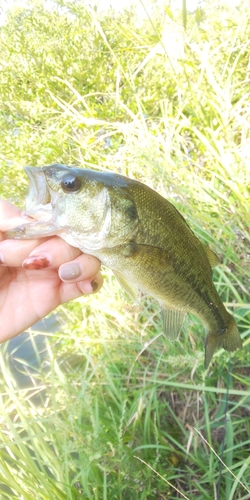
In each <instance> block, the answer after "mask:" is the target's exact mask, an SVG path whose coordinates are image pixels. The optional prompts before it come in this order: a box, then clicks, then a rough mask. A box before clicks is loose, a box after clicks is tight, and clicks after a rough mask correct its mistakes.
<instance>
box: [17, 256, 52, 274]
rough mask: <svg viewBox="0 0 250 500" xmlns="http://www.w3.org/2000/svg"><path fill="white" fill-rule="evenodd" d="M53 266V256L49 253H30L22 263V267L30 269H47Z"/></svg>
mask: <svg viewBox="0 0 250 500" xmlns="http://www.w3.org/2000/svg"><path fill="white" fill-rule="evenodd" d="M51 266H52V261H51V257H50V256H49V255H47V254H44V255H43V254H41V255H30V256H29V257H27V259H25V260H24V261H23V263H22V267H23V268H24V269H27V270H28V271H32V270H36V271H39V270H40V269H47V268H48V267H51Z"/></svg>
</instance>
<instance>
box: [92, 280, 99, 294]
mask: <svg viewBox="0 0 250 500" xmlns="http://www.w3.org/2000/svg"><path fill="white" fill-rule="evenodd" d="M91 286H92V290H93V292H96V290H97V288H98V286H99V285H98V283H97V281H96V280H93V281H91Z"/></svg>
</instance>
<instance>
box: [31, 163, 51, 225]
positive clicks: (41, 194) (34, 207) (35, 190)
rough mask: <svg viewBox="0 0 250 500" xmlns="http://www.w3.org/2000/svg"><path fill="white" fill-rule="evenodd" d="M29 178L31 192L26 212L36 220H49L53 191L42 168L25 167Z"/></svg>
mask: <svg viewBox="0 0 250 500" xmlns="http://www.w3.org/2000/svg"><path fill="white" fill-rule="evenodd" d="M24 170H25V172H26V174H27V175H28V178H29V193H28V196H27V198H26V210H25V214H26V215H28V216H29V217H32V218H34V219H36V220H49V219H51V216H52V206H51V193H50V190H49V188H48V184H47V180H46V177H45V173H44V170H43V169H42V168H34V167H25V168H24Z"/></svg>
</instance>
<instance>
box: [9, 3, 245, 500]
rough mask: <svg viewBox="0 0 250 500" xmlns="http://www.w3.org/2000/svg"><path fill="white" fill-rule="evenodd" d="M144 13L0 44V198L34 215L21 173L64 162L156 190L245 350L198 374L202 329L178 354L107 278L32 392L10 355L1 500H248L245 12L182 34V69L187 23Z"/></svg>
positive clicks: (144, 302)
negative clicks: (189, 240)
mask: <svg viewBox="0 0 250 500" xmlns="http://www.w3.org/2000/svg"><path fill="white" fill-rule="evenodd" d="M148 12H149V19H148V18H147V17H146V18H145V19H144V20H143V21H141V20H138V18H137V15H136V12H135V10H134V9H131V10H129V11H126V12H123V13H115V12H113V11H109V12H108V13H107V12H106V13H100V12H98V11H96V10H95V9H92V8H90V7H86V6H84V5H83V4H82V3H80V2H62V1H61V2H55V3H54V4H53V5H51V6H50V8H49V9H48V10H46V7H45V5H43V4H41V3H38V4H33V3H30V4H29V5H28V6H27V8H20V7H18V8H15V9H14V10H13V11H12V12H11V13H10V15H9V19H8V21H7V24H6V26H3V27H1V28H0V31H1V37H0V48H1V54H2V62H1V64H2V66H3V67H4V71H2V72H1V73H0V94H1V101H2V106H1V111H0V120H1V129H0V135H1V141H0V158H1V163H2V166H1V172H0V175H1V186H2V187H1V194H2V195H3V196H4V197H6V198H10V199H12V200H13V201H15V202H16V203H19V204H24V196H25V190H26V185H27V182H26V179H25V177H24V175H23V170H22V168H23V166H24V165H27V164H32V165H43V164H49V163H52V162H62V163H66V164H77V165H79V164H80V165H82V166H86V167H90V168H97V169H109V170H114V171H116V172H119V173H122V174H125V175H129V176H130V177H133V178H136V179H139V180H141V181H142V182H145V183H147V184H148V185H150V186H152V187H154V188H155V189H157V190H158V191H159V192H161V193H162V194H163V195H164V196H166V197H168V199H169V200H170V201H172V202H173V203H174V204H175V206H176V207H177V208H178V209H179V210H180V211H181V212H182V213H183V214H184V216H185V217H186V219H187V221H188V222H189V224H190V225H191V227H192V228H193V230H194V231H195V233H196V234H197V235H198V236H199V237H200V239H201V240H202V241H204V243H206V244H209V246H210V247H211V248H212V249H214V250H215V251H216V252H217V253H218V255H219V257H220V262H221V263H220V265H219V266H218V267H217V268H216V269H215V271H214V281H215V284H216V287H217V289H218V291H219V293H220V295H221V296H222V298H223V300H224V302H225V304H226V306H227V307H228V309H229V310H230V311H231V312H232V313H233V314H234V316H235V318H236V321H237V324H238V326H239V329H240V331H241V333H242V339H243V344H244V348H243V350H241V351H237V352H236V353H235V354H233V355H232V356H231V357H230V355H229V354H228V353H225V352H224V351H222V350H219V351H218V352H217V353H216V354H215V356H214V358H213V362H212V364H211V366H210V368H209V370H208V371H207V372H204V368H203V360H204V347H203V343H204V331H203V328H202V326H201V325H200V323H199V322H198V321H197V320H196V318H194V317H190V318H189V319H188V320H187V321H186V323H185V325H184V328H183V332H182V334H181V337H180V340H179V341H178V342H175V343H173V344H170V343H169V342H168V340H167V339H165V338H164V337H163V335H162V324H161V317H160V314H159V308H158V306H157V304H154V303H152V301H151V300H150V298H147V297H142V298H141V301H140V303H139V305H138V304H133V303H131V301H130V299H129V298H128V297H127V296H126V294H125V292H124V291H123V290H122V289H121V288H120V286H119V284H118V283H117V281H116V280H115V278H114V277H113V276H112V273H110V272H109V271H108V270H106V269H104V270H103V272H104V276H105V284H104V287H103V289H102V291H101V292H100V293H99V294H98V295H97V296H93V297H88V298H86V297H83V298H81V299H78V300H77V301H75V302H74V303H71V304H69V305H67V306H64V307H61V308H60V310H59V311H60V317H61V327H60V329H59V330H58V332H55V331H53V332H48V333H47V334H46V345H47V347H46V351H47V357H46V361H45V360H44V357H43V355H42V354H41V353H39V348H37V353H36V358H37V364H36V370H35V371H34V368H33V367H32V366H31V365H29V362H28V361H27V360H26V362H24V363H23V370H24V371H25V373H29V372H30V379H29V382H28V384H27V385H26V386H25V387H22V386H21V385H20V380H19V378H18V377H17V376H14V374H13V370H12V365H13V363H15V358H16V357H17V356H18V355H17V354H15V352H14V351H13V352H12V354H11V355H10V353H9V351H8V350H7V344H6V345H3V346H2V348H1V353H0V354H1V358H0V362H1V372H2V378H1V381H0V384H1V389H0V393H1V408H2V411H1V429H0V496H1V498H3V500H4V499H6V500H7V499H9V498H10V497H13V498H18V499H24V500H28V499H29V498H34V495H35V496H36V498H38V499H46V500H49V499H53V500H54V499H74V500H78V499H80V498H81V499H90V500H92V499H94V500H101V499H107V500H113V499H123V500H126V499H128V500H130V499H131V498H133V499H140V500H141V499H142V500H143V499H147V500H150V499H156V498H157V499H162V498H165V499H172V498H188V499H189V500H193V499H194V498H195V499H200V500H204V499H208V500H211V498H213V499H215V500H220V499H224V498H227V500H233V499H243V498H248V495H250V491H249V490H250V473H249V470H250V469H249V451H250V434H249V433H250V425H249V422H250V419H249V415H250V414H249V412H250V393H249V361H250V355H249V333H250V300H249V288H250V264H249V244H250V236H249V226H250V220H249V219H250V215H249V213H250V208H249V206H250V199H249V198H250V170H249V140H250V136H249V114H250V106H249V99H248V97H249V89H250V87H249V68H248V52H249V31H250V30H249V26H250V23H249V11H248V9H247V4H246V3H244V2H243V3H242V4H241V6H240V8H235V7H232V6H230V7H229V6H228V5H224V6H223V5H222V6H221V7H220V8H218V6H217V4H213V3H212V2H209V3H207V4H205V5H204V7H202V11H201V12H200V14H199V16H198V17H195V13H193V14H191V13H188V16H187V27H186V31H185V33H184V32H183V31H182V30H181V29H180V28H178V29H177V28H176V33H177V34H176V36H177V38H178V37H179V38H178V40H179V43H180V44H182V47H183V51H184V52H183V54H184V55H183V58H182V59H178V58H176V59H174V52H173V53H172V60H169V52H168V50H167V48H168V47H166V46H165V45H164V43H166V38H165V39H164V37H163V38H162V37H161V34H162V33H163V32H164V25H166V24H167V25H168V26H171V29H173V30H175V26H176V25H175V24H171V22H170V17H169V15H170V14H171V15H172V17H174V18H175V22H176V23H177V24H178V26H180V23H181V21H180V19H181V13H180V14H178V13H177V14H175V13H171V12H170V11H168V10H166V12H165V13H164V12H162V11H161V10H160V9H159V8H158V9H157V8H154V9H153V8H152V9H151V10H150V8H148ZM197 19H198V20H199V24H198V23H197ZM169 23H170V24H169ZM174 32H175V31H174ZM164 40H165V42H164ZM17 185H18V190H17ZM30 335H31V338H34V339H35V338H36V337H35V333H34V331H33V330H31V331H30ZM33 343H34V345H36V344H35V340H34V341H33ZM230 359H231V360H230ZM229 360H230V366H231V369H230V371H231V376H230V377H229V374H228V367H229ZM228 384H229V391H228V398H229V400H228V406H227V403H226V399H227V386H228ZM225 412H226V419H225ZM223 447H224V453H222V450H223ZM218 457H221V458H222V460H223V465H222V468H221V462H220V460H219V458H218ZM219 481H220V492H219V493H218V482H219Z"/></svg>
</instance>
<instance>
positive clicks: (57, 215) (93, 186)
mask: <svg viewBox="0 0 250 500" xmlns="http://www.w3.org/2000/svg"><path fill="white" fill-rule="evenodd" d="M25 171H26V173H27V175H28V177H29V185H30V189H29V194H28V196H27V198H26V211H25V213H26V214H27V215H28V216H30V217H32V218H33V219H35V220H36V221H40V222H39V225H38V223H37V226H36V224H35V223H32V224H30V225H28V224H27V225H26V236H25V235H24V234H23V238H25V237H26V238H27V237H32V234H33V235H34V231H36V237H37V236H40V237H42V236H46V235H48V234H51V235H52V234H57V235H58V236H61V237H62V238H63V239H65V240H66V241H67V242H68V243H70V244H71V245H73V246H76V247H78V248H80V249H81V250H82V251H86V252H87V251H89V252H91V251H93V250H97V249H100V248H103V247H107V248H111V247H114V246H117V245H119V244H122V243H123V242H124V241H125V242H126V241H127V240H128V239H129V238H130V237H131V235H132V234H134V233H135V231H136V227H137V225H138V215H137V210H136V205H135V203H134V200H133V197H132V196H131V194H130V192H129V190H128V189H127V185H126V178H123V177H121V176H116V174H113V173H111V172H98V171H94V170H87V169H78V168H73V167H68V166H65V165H60V164H54V165H50V166H46V167H40V168H38V167H37V168H35V167H26V168H25ZM28 226H30V231H29V230H28ZM31 226H32V227H31ZM37 231H38V232H37Z"/></svg>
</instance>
